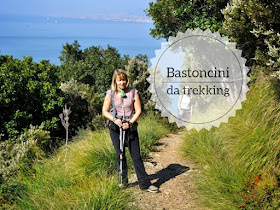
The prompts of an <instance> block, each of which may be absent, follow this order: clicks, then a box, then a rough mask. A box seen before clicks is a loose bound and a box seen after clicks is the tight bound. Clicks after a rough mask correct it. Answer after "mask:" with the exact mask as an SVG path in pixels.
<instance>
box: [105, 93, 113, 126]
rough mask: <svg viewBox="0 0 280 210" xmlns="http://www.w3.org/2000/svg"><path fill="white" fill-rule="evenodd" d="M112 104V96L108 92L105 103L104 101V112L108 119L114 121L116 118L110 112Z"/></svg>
mask: <svg viewBox="0 0 280 210" xmlns="http://www.w3.org/2000/svg"><path fill="white" fill-rule="evenodd" d="M110 104H111V98H110V96H109V95H108V94H106V96H105V99H104V103H103V107H102V114H103V116H104V117H105V118H106V119H108V120H111V121H114V119H113V118H114V117H113V115H112V114H111V113H110Z"/></svg>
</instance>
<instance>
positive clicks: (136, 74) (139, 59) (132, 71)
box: [125, 55, 151, 107]
mask: <svg viewBox="0 0 280 210" xmlns="http://www.w3.org/2000/svg"><path fill="white" fill-rule="evenodd" d="M125 70H126V71H127V72H128V75H129V81H130V83H131V86H132V87H134V88H136V89H137V90H138V91H139V95H140V97H141V103H142V107H144V106H145V105H146V104H147V103H148V101H149V99H150V97H151V93H150V92H149V91H148V87H149V85H150V84H149V83H148V81H147V80H146V79H147V77H148V76H149V72H148V58H147V56H142V55H137V56H135V57H133V58H131V59H129V61H128V64H127V65H126V66H125Z"/></svg>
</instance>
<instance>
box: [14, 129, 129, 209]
mask: <svg viewBox="0 0 280 210" xmlns="http://www.w3.org/2000/svg"><path fill="white" fill-rule="evenodd" d="M79 138H81V139H80V140H76V141H74V142H72V144H70V145H69V146H68V153H67V161H66V163H65V162H64V153H65V148H61V151H59V152H58V154H57V155H56V156H54V157H53V158H52V159H49V160H45V161H44V162H43V163H42V164H40V163H38V164H36V166H35V173H34V174H33V176H32V174H31V176H30V175H22V177H20V182H21V183H23V184H24V185H25V193H24V194H23V195H22V197H21V199H20V200H19V202H18V206H19V207H20V208H22V209H70V208H71V209H123V208H124V207H125V206H126V205H127V203H128V202H129V201H131V199H130V197H129V195H128V194H127V193H126V192H125V191H122V190H119V189H118V188H117V182H116V179H115V177H114V176H106V175H107V174H112V173H113V171H114V170H115V169H113V168H114V167H113V166H112V165H114V166H115V156H114V151H113V149H112V146H111V144H110V143H111V142H110V139H109V136H108V134H107V133H105V132H100V133H97V132H94V133H93V132H90V131H84V133H83V134H80V136H79Z"/></svg>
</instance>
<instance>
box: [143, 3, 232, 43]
mask: <svg viewBox="0 0 280 210" xmlns="http://www.w3.org/2000/svg"><path fill="white" fill-rule="evenodd" d="M227 2H228V0H157V1H156V2H150V3H149V9H147V10H145V12H146V15H147V16H149V17H152V20H153V21H154V26H155V28H154V29H151V35H152V36H153V37H155V38H166V39H167V38H168V37H169V36H176V34H177V32H178V31H182V32H185V31H186V30H187V29H188V28H190V29H195V28H201V29H207V28H210V30H211V31H218V30H219V29H221V27H222V22H223V19H224V17H223V14H222V13H221V9H223V8H225V6H226V5H227Z"/></svg>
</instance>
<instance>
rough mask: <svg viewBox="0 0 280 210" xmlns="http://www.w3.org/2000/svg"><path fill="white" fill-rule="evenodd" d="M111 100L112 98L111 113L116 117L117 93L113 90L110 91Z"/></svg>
mask: <svg viewBox="0 0 280 210" xmlns="http://www.w3.org/2000/svg"><path fill="white" fill-rule="evenodd" d="M110 98H111V104H110V113H111V114H112V115H113V117H116V115H117V110H116V105H115V102H114V101H115V92H114V91H113V90H110Z"/></svg>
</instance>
